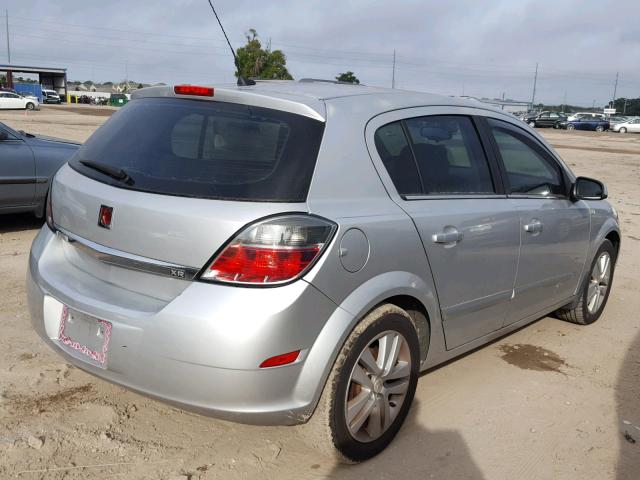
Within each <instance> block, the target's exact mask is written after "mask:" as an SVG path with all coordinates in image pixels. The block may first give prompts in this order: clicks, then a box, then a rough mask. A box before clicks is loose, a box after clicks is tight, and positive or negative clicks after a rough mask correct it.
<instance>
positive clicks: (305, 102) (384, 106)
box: [132, 80, 499, 120]
mask: <svg viewBox="0 0 640 480" xmlns="http://www.w3.org/2000/svg"><path fill="white" fill-rule="evenodd" d="M209 86H213V88H214V91H215V93H214V98H212V100H220V101H229V102H234V103H245V104H251V105H257V106H265V107H269V106H271V107H272V108H283V109H285V110H289V111H291V112H293V113H299V114H302V115H306V116H309V117H312V118H316V119H318V120H325V119H326V103H327V102H332V101H335V100H344V99H347V100H348V99H353V100H354V101H356V102H357V100H359V99H360V97H363V96H367V97H368V98H367V103H368V104H369V105H370V106H371V108H372V110H375V109H379V110H380V112H382V111H388V110H392V109H397V108H408V107H414V106H431V105H452V106H463V107H474V108H484V109H487V110H496V109H495V108H493V107H491V106H489V105H486V104H483V103H481V102H479V101H477V100H473V99H468V98H460V97H452V96H445V95H437V94H433V93H424V92H414V91H409V90H400V89H391V88H382V87H369V86H364V85H353V84H345V83H337V82H330V81H321V80H320V81H319V80H302V81H292V80H267V81H263V80H258V81H256V84H255V85H251V86H242V87H239V86H237V85H235V84H221V85H209ZM173 96H178V95H175V94H174V91H173V87H172V86H157V87H148V88H143V89H140V90H136V91H135V92H134V93H133V94H132V99H135V98H144V97H173ZM180 97H182V95H180ZM285 107H286V108H285ZM497 111H499V110H497Z"/></svg>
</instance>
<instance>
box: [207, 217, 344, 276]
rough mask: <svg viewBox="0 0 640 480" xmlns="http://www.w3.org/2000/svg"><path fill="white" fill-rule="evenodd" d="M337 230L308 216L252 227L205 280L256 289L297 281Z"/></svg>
mask: <svg viewBox="0 0 640 480" xmlns="http://www.w3.org/2000/svg"><path fill="white" fill-rule="evenodd" d="M335 229H336V225H335V224H333V223H331V222H328V221H327V220H324V219H321V218H318V217H312V216H307V215H291V216H284V217H277V218H272V219H269V220H266V221H263V222H260V223H257V224H255V225H251V226H249V227H247V228H246V229H245V230H244V231H242V232H241V233H240V234H239V235H238V236H236V237H235V238H234V239H233V240H232V241H231V243H229V245H227V247H226V248H225V249H224V250H223V251H222V252H220V253H219V254H218V255H217V256H216V258H215V259H214V260H213V261H212V262H211V264H210V265H209V266H208V267H207V268H206V270H205V271H204V272H203V273H202V276H201V278H202V279H203V280H214V281H218V282H225V283H240V284H254V285H269V284H276V283H284V282H287V281H290V280H293V279H295V278H298V277H299V276H300V275H302V274H303V273H304V272H305V271H306V270H307V269H309V268H310V266H311V265H312V263H313V262H314V261H315V260H317V259H318V257H319V256H320V254H321V252H322V250H323V249H324V247H325V246H326V245H327V243H328V242H329V241H330V240H331V237H332V235H333V232H334V231H335Z"/></svg>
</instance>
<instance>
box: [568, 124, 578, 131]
mask: <svg viewBox="0 0 640 480" xmlns="http://www.w3.org/2000/svg"><path fill="white" fill-rule="evenodd" d="M575 129H576V126H575V125H573V124H572V123H569V124H567V130H575Z"/></svg>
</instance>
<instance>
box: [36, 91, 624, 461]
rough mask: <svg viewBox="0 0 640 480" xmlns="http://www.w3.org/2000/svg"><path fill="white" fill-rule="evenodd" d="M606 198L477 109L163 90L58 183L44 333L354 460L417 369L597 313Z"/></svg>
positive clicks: (157, 392) (105, 369)
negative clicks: (537, 325)
mask: <svg viewBox="0 0 640 480" xmlns="http://www.w3.org/2000/svg"><path fill="white" fill-rule="evenodd" d="M606 196H607V193H606V189H605V187H604V185H603V184H602V183H600V182H598V181H596V180H592V179H588V178H583V177H581V178H576V177H575V176H574V175H573V174H572V173H571V171H570V170H569V168H567V166H566V165H565V164H564V163H563V162H562V160H561V159H560V158H559V157H558V156H557V154H556V153H555V152H554V151H553V150H552V149H551V148H550V147H549V146H548V144H547V143H546V142H545V141H544V140H543V139H542V138H541V137H540V136H539V135H538V134H536V133H535V132H534V131H533V130H532V129H530V128H529V127H527V126H526V125H523V124H522V122H520V121H518V120H517V119H516V118H514V117H512V116H510V115H507V114H504V113H502V112H501V111H497V110H494V109H491V108H490V107H487V106H486V105H483V104H480V103H477V102H473V101H469V100H464V99H457V98H452V97H445V96H437V95H430V94H424V93H414V92H406V91H399V90H388V89H379V88H369V87H363V86H352V85H337V84H331V83H326V82H317V81H301V82H258V83H257V85H254V86H245V87H236V86H222V87H214V88H212V87H199V86H192V85H178V86H175V87H152V88H146V89H142V90H139V91H137V92H136V93H135V94H134V95H133V100H132V101H131V102H130V103H129V104H128V105H127V106H125V107H124V108H123V109H122V110H121V111H119V112H118V113H116V114H115V115H113V117H112V118H111V119H109V121H108V122H107V123H106V124H105V125H104V126H102V127H101V128H100V129H99V130H98V131H97V132H96V133H95V134H94V135H93V136H92V137H91V138H90V139H89V140H88V141H87V142H86V143H85V144H84V145H83V146H82V147H81V148H80V149H79V150H78V152H77V153H76V154H75V156H74V157H73V158H72V159H71V160H70V161H69V164H68V165H66V166H64V167H63V168H62V169H61V170H60V171H59V172H58V173H57V175H56V177H55V179H54V181H53V184H52V188H51V190H50V193H49V202H48V208H47V224H46V225H45V226H43V228H42V231H41V232H40V233H39V234H38V236H37V237H36V239H35V240H34V242H33V246H32V249H31V256H30V261H29V274H28V279H27V282H28V291H29V304H30V310H31V317H32V322H33V326H34V328H35V329H36V331H37V332H38V333H39V334H40V336H41V337H42V338H43V339H44V340H45V341H46V343H47V344H49V345H50V346H51V347H52V348H53V349H54V350H55V351H57V352H58V353H59V354H60V355H62V356H63V357H64V358H65V359H66V360H67V361H69V362H70V363H73V364H74V365H76V366H78V367H80V368H82V369H83V370H86V371H88V372H90V373H92V374H94V375H96V376H98V377H101V378H104V379H106V380H109V381H111V382H114V383H117V384H120V385H124V386H126V387H128V388H131V389H133V390H136V391H138V392H141V393H143V394H145V395H149V396H151V397H154V398H158V399H160V400H163V401H166V402H170V403H172V404H174V405H177V406H180V407H183V408H185V409H189V410H192V411H196V412H200V413H203V414H207V415H212V416H216V417H221V418H225V419H229V420H233V421H238V422H246V423H254V424H279V425H282V424H286V425H293V424H301V423H306V422H309V424H310V426H305V427H304V428H303V430H304V429H305V428H306V429H309V430H308V431H310V432H313V435H312V438H313V442H314V443H316V444H317V445H318V446H319V447H322V448H325V449H327V450H328V451H333V452H337V453H338V454H339V456H340V457H341V458H343V459H345V460H348V461H360V460H364V459H367V458H370V457H372V456H373V455H375V454H377V453H379V452H380V451H381V450H383V449H384V448H385V447H386V446H387V445H388V444H389V442H391V440H392V439H393V437H394V436H395V434H396V433H397V432H398V430H399V429H400V427H401V425H402V423H403V421H404V419H405V417H406V415H407V412H408V410H409V407H410V405H411V402H412V399H413V396H414V392H415V389H416V383H417V380H418V376H419V373H420V372H421V371H423V370H425V369H428V368H430V367H433V366H434V365H437V364H440V363H442V362H445V361H447V360H449V359H451V358H453V357H455V356H457V355H460V354H462V353H464V352H467V351H469V350H471V349H473V348H476V347H478V346H479V345H482V344H484V343H487V342H489V341H491V340H493V339H495V338H497V337H499V336H502V335H504V334H506V333H508V332H510V331H512V330H515V329H517V328H519V327H521V326H523V325H525V324H527V323H529V322H532V321H534V320H536V319H538V318H540V317H542V316H544V315H547V314H549V313H552V312H555V314H556V315H557V316H558V317H560V318H563V319H566V320H569V321H572V322H575V323H580V324H588V323H591V322H593V321H595V320H596V319H597V318H598V317H599V316H600V315H601V313H602V311H603V309H604V306H605V304H606V301H607V297H608V295H609V292H610V286H611V281H612V278H613V271H614V267H615V262H616V258H617V255H618V251H619V248H620V229H619V223H618V219H617V214H616V212H615V210H614V209H613V208H612V207H611V206H610V205H609V203H607V202H606V201H603V200H604V199H605V198H606ZM318 432H319V433H320V434H318Z"/></svg>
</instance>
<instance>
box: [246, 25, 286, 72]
mask: <svg viewBox="0 0 640 480" xmlns="http://www.w3.org/2000/svg"><path fill="white" fill-rule="evenodd" d="M245 36H246V37H247V44H246V45H245V46H244V47H240V48H239V49H238V51H237V52H236V55H237V57H238V64H239V65H240V71H239V72H238V71H236V73H235V75H236V77H238V76H240V75H241V76H243V77H254V78H263V79H270V80H293V77H292V76H291V74H290V73H289V71H288V70H287V57H286V56H285V54H284V53H283V52H282V50H271V46H270V45H269V46H267V48H262V44H261V43H260V40H258V32H256V31H255V30H254V29H253V28H252V29H250V30H249V31H248V32H247V33H246V34H245Z"/></svg>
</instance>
